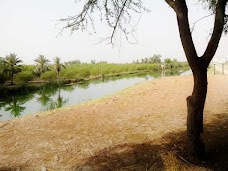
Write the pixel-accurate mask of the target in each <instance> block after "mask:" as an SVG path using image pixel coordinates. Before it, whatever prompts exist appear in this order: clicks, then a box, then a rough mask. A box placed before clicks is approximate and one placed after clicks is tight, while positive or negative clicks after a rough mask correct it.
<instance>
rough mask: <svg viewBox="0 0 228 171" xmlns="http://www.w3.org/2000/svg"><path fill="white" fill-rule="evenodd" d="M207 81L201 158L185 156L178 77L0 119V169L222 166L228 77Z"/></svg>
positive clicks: (186, 82)
mask: <svg viewBox="0 0 228 171" xmlns="http://www.w3.org/2000/svg"><path fill="white" fill-rule="evenodd" d="M208 82H209V84H208V97H207V101H206V106H205V133H204V139H205V143H206V150H207V158H206V159H205V161H202V163H197V164H191V163H189V162H188V158H187V155H186V152H185V151H186V137H185V130H186V116H187V115H186V100H185V99H186V97H187V96H188V95H190V94H191V91H192V85H193V82H192V76H182V77H166V78H162V79H158V80H151V81H146V82H143V83H141V84H138V85H135V86H133V87H130V88H128V89H126V90H124V91H121V92H118V93H116V94H113V95H111V96H109V97H105V98H102V99H98V100H94V101H91V102H88V103H84V104H81V105H78V106H71V107H65V108H62V109H57V110H51V111H47V112H44V113H41V114H38V115H33V116H28V117H24V118H21V119H16V120H13V121H7V122H0V170H18V171H19V170H41V171H45V170H83V171H91V170H99V171H101V170H107V171H108V170H143V171H145V170H146V171H149V170H216V169H217V170H227V169H228V163H227V157H228V127H227V126H228V76H227V75H209V81H208Z"/></svg>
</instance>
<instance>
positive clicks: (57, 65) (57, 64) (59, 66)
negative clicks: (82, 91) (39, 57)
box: [54, 57, 65, 82]
mask: <svg viewBox="0 0 228 171" xmlns="http://www.w3.org/2000/svg"><path fill="white" fill-rule="evenodd" d="M54 68H55V70H56V74H57V81H58V82H59V73H60V71H61V70H62V68H65V66H64V65H63V64H61V62H60V58H59V57H55V58H54Z"/></svg>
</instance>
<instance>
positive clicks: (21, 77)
mask: <svg viewBox="0 0 228 171" xmlns="http://www.w3.org/2000/svg"><path fill="white" fill-rule="evenodd" d="M34 77H35V76H34V75H33V74H32V73H31V72H30V71H22V72H20V73H18V74H16V75H15V77H14V81H15V82H16V83H17V84H26V83H27V82H29V81H31V80H33V78H34Z"/></svg>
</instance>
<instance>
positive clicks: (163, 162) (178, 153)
mask: <svg viewBox="0 0 228 171" xmlns="http://www.w3.org/2000/svg"><path fill="white" fill-rule="evenodd" d="M203 138H204V141H205V147H206V154H205V158H204V159H203V160H202V161H198V162H195V163H192V162H190V160H189V158H188V154H187V152H186V149H187V139H186V134H185V132H184V131H182V132H178V133H170V134H168V135H166V136H164V137H163V138H162V142H161V140H160V142H161V144H156V143H155V142H144V143H142V144H122V145H117V146H114V147H110V148H106V149H103V150H101V151H98V152H96V154H95V155H94V156H91V157H90V158H88V159H87V160H86V161H85V162H84V163H83V164H82V165H81V166H77V167H75V168H74V170H86V171H91V170H96V171H107V170H110V171H112V170H113V171H114V170H135V171H136V170H137V171H141V170H142V171H154V170H156V171H159V170H166V169H168V170H169V169H170V167H172V169H171V170H198V169H201V170H202V169H211V170H218V171H223V170H224V171H225V170H228V160H227V159H228V114H225V113H224V114H219V115H215V116H214V120H213V121H212V122H210V123H207V124H205V130H204V136H203ZM170 154H171V155H170Z"/></svg>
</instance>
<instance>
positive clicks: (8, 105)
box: [0, 72, 191, 121]
mask: <svg viewBox="0 0 228 171" xmlns="http://www.w3.org/2000/svg"><path fill="white" fill-rule="evenodd" d="M189 74H191V73H189V72H187V73H175V74H174V75H189ZM171 75H173V74H171ZM160 77H161V73H144V74H137V75H128V76H124V77H115V78H108V79H103V80H102V79H100V80H95V81H90V82H86V83H83V84H76V85H70V86H62V87H46V88H44V89H41V90H38V91H36V92H34V91H33V92H28V93H26V94H16V95H9V96H7V97H4V98H0V120H2V121H4V120H11V119H14V118H18V117H22V116H26V115H30V114H34V113H38V112H41V111H45V110H50V109H55V108H60V107H63V106H70V105H75V104H79V103H82V102H86V101H89V100H92V99H96V98H100V97H104V96H107V95H110V94H112V93H114V92H117V91H120V90H122V89H125V88H127V87H130V86H132V85H134V84H137V83H140V82H143V81H146V80H151V79H155V78H160Z"/></svg>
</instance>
